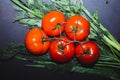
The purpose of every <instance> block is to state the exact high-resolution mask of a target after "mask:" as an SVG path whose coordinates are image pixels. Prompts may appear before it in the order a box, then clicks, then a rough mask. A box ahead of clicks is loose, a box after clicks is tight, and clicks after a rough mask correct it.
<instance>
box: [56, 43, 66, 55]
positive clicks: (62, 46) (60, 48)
mask: <svg viewBox="0 0 120 80" xmlns="http://www.w3.org/2000/svg"><path fill="white" fill-rule="evenodd" d="M64 48H65V45H63V44H62V43H61V42H60V43H58V49H59V50H60V51H61V52H62V54H64Z"/></svg>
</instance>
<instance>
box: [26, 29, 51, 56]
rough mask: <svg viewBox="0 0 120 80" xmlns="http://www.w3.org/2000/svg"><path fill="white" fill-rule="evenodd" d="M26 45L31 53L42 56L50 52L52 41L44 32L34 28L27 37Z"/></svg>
mask: <svg viewBox="0 0 120 80" xmlns="http://www.w3.org/2000/svg"><path fill="white" fill-rule="evenodd" d="M25 45H26V48H27V50H28V51H29V52H30V53H32V54H34V55H40V54H45V52H46V51H47V50H48V48H49V45H50V41H49V39H48V37H47V36H46V34H45V33H44V32H43V30H41V29H39V28H33V29H31V30H29V32H28V33H27V35H26V37H25Z"/></svg>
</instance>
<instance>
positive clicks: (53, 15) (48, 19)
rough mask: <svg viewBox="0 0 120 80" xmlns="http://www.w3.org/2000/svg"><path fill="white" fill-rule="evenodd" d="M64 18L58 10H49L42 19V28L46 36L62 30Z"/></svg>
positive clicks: (57, 33)
mask: <svg viewBox="0 0 120 80" xmlns="http://www.w3.org/2000/svg"><path fill="white" fill-rule="evenodd" d="M65 22H66V18H65V16H64V14H63V13H62V12H60V11H57V10H55V11H51V12H49V13H47V14H46V15H45V16H44V17H43V19H42V28H43V30H44V32H45V33H46V34H47V35H48V36H57V35H60V33H62V32H63V31H64V27H65Z"/></svg>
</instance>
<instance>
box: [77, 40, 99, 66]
mask: <svg viewBox="0 0 120 80" xmlns="http://www.w3.org/2000/svg"><path fill="white" fill-rule="evenodd" d="M75 52H76V57H77V58H78V60H79V61H80V62H81V63H83V64H86V65H90V64H94V63H95V62H96V61H97V59H98V57H99V55H100V54H99V47H98V46H97V44H96V43H94V42H92V41H88V42H85V43H83V44H78V45H77V46H76V51H75Z"/></svg>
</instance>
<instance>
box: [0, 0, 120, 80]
mask: <svg viewBox="0 0 120 80" xmlns="http://www.w3.org/2000/svg"><path fill="white" fill-rule="evenodd" d="M83 1H84V6H85V7H86V8H87V9H88V10H89V11H90V12H91V13H92V12H93V11H94V10H95V9H98V12H99V17H100V20H101V23H102V24H103V25H104V26H105V27H106V28H107V29H108V30H109V31H110V32H111V34H112V35H113V36H115V38H116V39H118V40H120V5H119V3H120V0H108V4H106V1H107V0H83ZM15 15H16V12H15V11H14V8H13V6H12V3H11V1H10V0H0V48H6V47H7V45H8V43H10V42H17V43H24V37H25V34H26V33H27V31H28V29H26V28H25V27H24V26H23V25H21V24H19V23H13V22H14V17H15ZM25 63H26V62H23V61H19V60H16V59H12V60H10V61H6V62H2V63H0V80H7V79H10V80H12V79H13V80H15V79H16V80H28V79H29V80H40V79H42V80H48V79H50V80H53V79H54V80H61V79H63V80H110V79H108V78H105V77H103V76H99V75H90V74H89V75H88V74H78V73H68V72H66V73H55V72H51V71H49V70H45V69H42V70H41V69H39V68H28V67H24V64H25Z"/></svg>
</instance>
